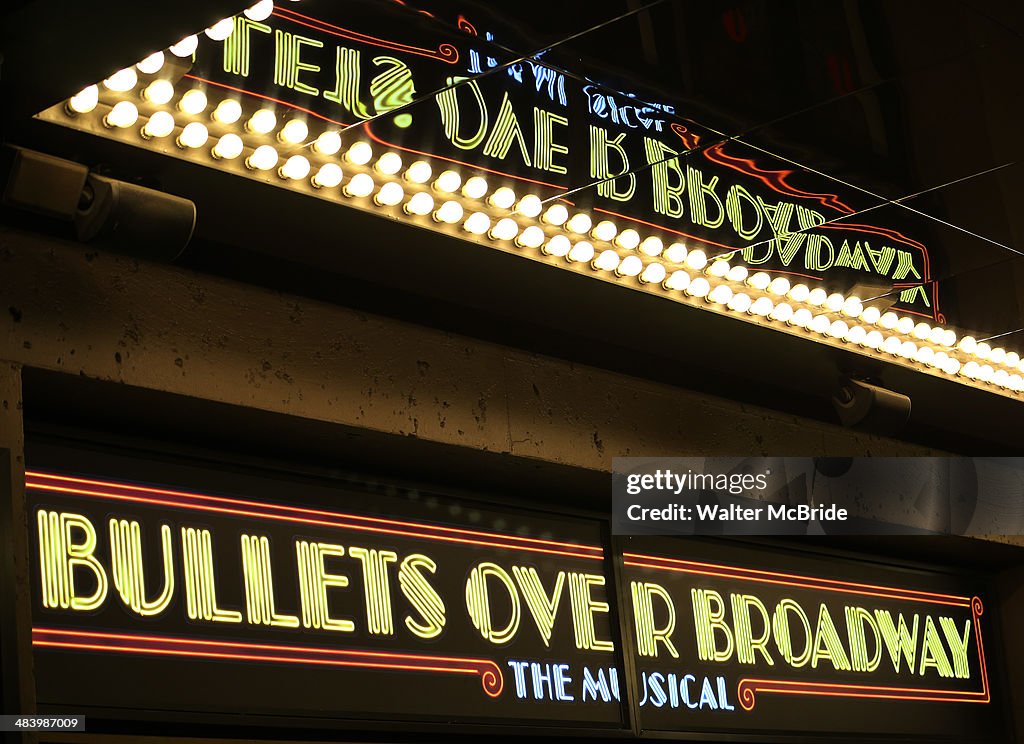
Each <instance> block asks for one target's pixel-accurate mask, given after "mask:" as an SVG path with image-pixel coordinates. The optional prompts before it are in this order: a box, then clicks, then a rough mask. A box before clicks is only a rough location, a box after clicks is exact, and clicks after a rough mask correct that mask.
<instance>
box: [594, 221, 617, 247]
mask: <svg viewBox="0 0 1024 744" xmlns="http://www.w3.org/2000/svg"><path fill="white" fill-rule="evenodd" d="M617 233H618V228H616V227H615V223H614V222H612V221H611V220H601V221H600V222H598V223H597V224H596V225H594V229H593V230H591V231H590V234H591V235H593V236H594V238H596V239H597V240H603V241H604V242H606V243H610V242H611V241H613V240H614V239H615V236H616V234H617Z"/></svg>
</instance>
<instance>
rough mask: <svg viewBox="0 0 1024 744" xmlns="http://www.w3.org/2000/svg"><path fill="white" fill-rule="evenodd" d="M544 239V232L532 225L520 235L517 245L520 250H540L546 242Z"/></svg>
mask: <svg viewBox="0 0 1024 744" xmlns="http://www.w3.org/2000/svg"><path fill="white" fill-rule="evenodd" d="M544 237H545V236H544V231H543V230H541V229H540V228H539V227H537V226H536V225H530V226H529V227H528V228H526V229H525V230H523V231H522V232H521V233H519V237H517V238H516V245H518V246H519V247H520V248H539V247H540V245H541V243H543V242H544Z"/></svg>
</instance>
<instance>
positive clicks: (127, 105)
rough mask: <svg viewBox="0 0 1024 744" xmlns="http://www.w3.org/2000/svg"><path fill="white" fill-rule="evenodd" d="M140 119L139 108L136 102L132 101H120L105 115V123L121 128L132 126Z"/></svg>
mask: <svg viewBox="0 0 1024 744" xmlns="http://www.w3.org/2000/svg"><path fill="white" fill-rule="evenodd" d="M138 120H139V110H138V109H137V108H135V104H134V103H132V102H131V101H119V102H118V103H116V104H114V107H113V108H112V109H110V111H108V112H107V115H106V116H104V117H103V123H104V124H106V125H107V126H108V127H118V128H119V129H124V128H125V127H130V126H132V125H133V124H134V123H135V122H137V121H138Z"/></svg>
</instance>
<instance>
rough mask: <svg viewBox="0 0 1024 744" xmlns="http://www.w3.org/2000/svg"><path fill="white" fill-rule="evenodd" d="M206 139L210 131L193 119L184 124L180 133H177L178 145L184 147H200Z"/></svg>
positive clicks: (208, 137)
mask: <svg viewBox="0 0 1024 744" xmlns="http://www.w3.org/2000/svg"><path fill="white" fill-rule="evenodd" d="M208 139H210V132H209V130H207V128H206V125H205V124H203V123H201V122H198V121H193V122H191V123H189V124H186V125H185V128H184V129H182V130H181V134H179V135H178V147H181V148H185V149H189V148H192V149H194V148H197V147H202V146H203V145H205V144H206V141H207V140H208Z"/></svg>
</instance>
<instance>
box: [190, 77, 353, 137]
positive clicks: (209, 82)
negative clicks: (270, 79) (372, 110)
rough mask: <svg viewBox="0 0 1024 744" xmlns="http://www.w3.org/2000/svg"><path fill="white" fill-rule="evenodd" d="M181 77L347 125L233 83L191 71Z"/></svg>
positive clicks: (339, 124)
mask: <svg viewBox="0 0 1024 744" xmlns="http://www.w3.org/2000/svg"><path fill="white" fill-rule="evenodd" d="M182 77H186V78H188V79H189V80H197V81H199V82H200V83H206V84H207V85H214V86H216V87H218V88H224V89H226V90H233V91H234V92H235V93H244V94H245V95H247V96H253V97H254V98H261V99H263V100H264V101H270V102H271V103H276V104H277V105H278V106H285V107H287V108H290V109H295V110H296V111H301V112H303V113H304V114H309V115H310V116H313V117H316V118H317V119H321V120H322V121H326V122H330V123H331V124H337V125H338V126H341V127H344V126H348V125H347V124H345V122H343V121H337V120H336V119H331V118H329V117H327V116H324V115H323V114H318V113H317V112H316V111H312V110H310V109H307V108H302V106H296V105H295V104H294V103H288V101H282V100H281V99H280V98H272V97H271V96H265V95H263V94H262V93H253V92H252V91H251V90H246V89H245V88H236V87H234V86H233V85H227V84H226V83H218V82H216V81H214V80H207V79H206V78H202V77H199V76H198V75H192V74H191V73H186V74H185V75H183V76H182Z"/></svg>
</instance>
